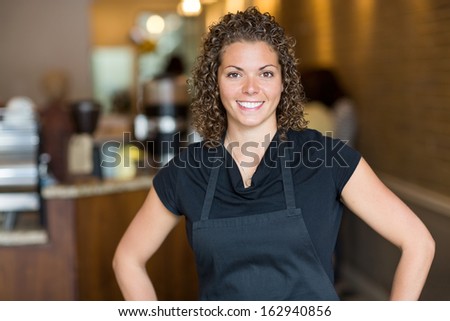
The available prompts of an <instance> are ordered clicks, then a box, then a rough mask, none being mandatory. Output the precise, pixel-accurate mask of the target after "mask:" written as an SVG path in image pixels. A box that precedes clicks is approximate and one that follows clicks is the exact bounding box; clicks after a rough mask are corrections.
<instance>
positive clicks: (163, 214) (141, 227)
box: [113, 188, 179, 300]
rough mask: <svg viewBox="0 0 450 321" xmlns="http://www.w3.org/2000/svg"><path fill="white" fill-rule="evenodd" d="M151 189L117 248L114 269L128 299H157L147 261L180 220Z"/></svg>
mask: <svg viewBox="0 0 450 321" xmlns="http://www.w3.org/2000/svg"><path fill="white" fill-rule="evenodd" d="M178 219H179V218H178V217H177V216H176V215H174V214H173V213H171V212H170V211H169V210H168V209H167V208H166V207H165V206H164V205H163V204H162V202H161V200H160V199H159V197H158V195H157V194H156V192H155V190H154V189H153V188H152V189H151V190H150V192H149V194H148V196H147V198H146V200H145V202H144V204H143V205H142V207H141V208H140V210H139V211H138V213H137V214H136V216H135V218H134V219H133V221H132V222H131V224H130V226H129V227H128V229H127V230H126V232H125V234H124V235H123V237H122V239H121V240H120V243H119V245H118V247H117V249H116V253H115V255H114V259H113V268H114V272H115V275H116V279H117V282H118V284H119V287H120V289H121V291H122V294H123V296H124V298H125V299H126V300H157V297H156V293H155V290H154V288H153V285H152V283H151V281H150V278H149V277H148V274H147V270H146V267H145V265H146V263H147V261H148V259H149V258H150V257H151V256H152V255H153V253H155V252H156V250H157V249H158V248H159V247H160V245H161V243H162V242H163V241H164V240H165V238H166V236H167V235H168V234H169V232H170V231H171V230H172V229H173V228H174V227H175V225H176V224H177V222H178Z"/></svg>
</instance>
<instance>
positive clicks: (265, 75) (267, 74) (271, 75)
mask: <svg viewBox="0 0 450 321" xmlns="http://www.w3.org/2000/svg"><path fill="white" fill-rule="evenodd" d="M262 76H263V77H264V78H270V77H273V72H271V71H264V72H263V73H262Z"/></svg>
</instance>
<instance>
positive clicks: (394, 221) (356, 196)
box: [342, 159, 435, 300]
mask: <svg viewBox="0 0 450 321" xmlns="http://www.w3.org/2000/svg"><path fill="white" fill-rule="evenodd" d="M342 200H343V202H344V204H345V205H346V206H347V207H348V208H349V209H350V210H351V211H352V212H353V213H355V214H356V215H358V216H359V217H360V218H361V219H362V220H363V221H365V222H366V223H367V224H368V225H369V226H371V227H372V228H373V229H374V230H375V231H376V232H378V233H379V234H380V235H381V236H383V237H384V238H386V239H387V240H388V241H390V242H392V243H393V244H394V245H396V246H397V247H399V248H400V250H401V258H400V262H399V264H398V266H397V269H396V272H395V276H394V282H393V285H392V291H391V297H390V298H391V300H417V299H419V296H420V293H421V291H422V288H423V286H424V284H425V280H426V278H427V275H428V272H429V269H430V266H431V262H432V260H433V257H434V246H435V245H434V240H433V238H432V236H431V235H430V233H429V232H428V230H427V228H426V227H425V225H424V224H423V223H422V222H421V221H420V219H419V218H418V217H417V216H416V215H415V214H414V213H413V212H412V211H411V209H409V208H408V207H407V206H406V204H404V203H403V202H402V201H401V200H400V199H399V198H398V197H397V196H395V194H394V193H392V192H391V191H390V190H389V189H388V188H387V187H386V186H385V185H384V184H383V183H382V182H381V181H380V180H379V179H378V177H377V176H376V175H375V173H374V172H373V171H372V169H371V168H370V167H369V165H368V164H367V162H366V161H365V160H364V159H361V161H360V162H359V164H358V166H357V167H356V169H355V172H354V173H353V175H352V177H351V178H350V180H349V181H348V182H347V184H346V185H345V187H344V190H343V191H342Z"/></svg>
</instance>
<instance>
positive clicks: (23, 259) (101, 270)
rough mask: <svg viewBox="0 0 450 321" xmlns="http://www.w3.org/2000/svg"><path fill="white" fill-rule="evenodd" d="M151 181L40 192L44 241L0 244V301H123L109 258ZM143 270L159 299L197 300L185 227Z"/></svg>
mask: <svg viewBox="0 0 450 321" xmlns="http://www.w3.org/2000/svg"><path fill="white" fill-rule="evenodd" d="M151 181H152V178H151V177H139V178H136V179H134V180H130V181H109V182H97V183H89V184H84V185H83V184H81V185H76V186H73V185H72V186H52V187H49V188H47V189H45V190H44V191H43V196H44V198H45V204H46V214H47V229H46V233H47V238H46V239H47V242H45V243H42V242H41V243H40V244H21V245H16V246H11V245H3V246H0V258H1V259H0V284H1V286H0V300H122V299H123V297H122V295H121V293H120V290H119V287H118V285H117V283H116V280H115V277H114V273H113V270H112V258H113V255H114V251H115V248H116V246H117V244H118V242H119V240H120V238H121V236H122V235H123V233H124V231H125V229H126V228H127V226H128V224H129V223H130V221H131V220H132V218H133V217H134V215H135V214H136V212H137V211H138V209H139V207H140V206H141V204H142V203H143V201H144V199H145V197H146V195H147V193H148V190H149V188H150V186H151ZM41 233H42V231H41ZM148 272H149V274H150V277H151V278H152V281H153V283H154V286H155V289H156V292H157V294H158V297H159V299H160V300H195V299H197V279H196V274H195V264H194V259H193V254H192V251H191V249H190V247H189V245H188V244H187V240H186V235H185V230H184V222H181V223H180V224H179V225H178V226H177V227H176V228H175V229H174V230H173V231H172V233H171V234H170V235H169V236H168V238H167V239H166V241H165V242H164V244H163V245H162V246H161V248H160V249H159V250H158V252H157V253H156V254H155V255H154V257H153V258H152V259H151V260H150V261H149V264H148Z"/></svg>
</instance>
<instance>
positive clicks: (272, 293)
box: [113, 7, 434, 301]
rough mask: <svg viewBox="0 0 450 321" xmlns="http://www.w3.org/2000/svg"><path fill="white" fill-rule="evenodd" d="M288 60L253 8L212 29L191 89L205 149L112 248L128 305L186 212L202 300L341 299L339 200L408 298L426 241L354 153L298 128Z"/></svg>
mask: <svg viewBox="0 0 450 321" xmlns="http://www.w3.org/2000/svg"><path fill="white" fill-rule="evenodd" d="M296 62H297V60H296V58H295V56H294V40H293V39H292V38H290V37H288V36H287V35H286V34H285V33H284V30H283V28H282V27H281V26H280V25H279V24H278V23H277V22H276V21H275V19H274V17H273V16H271V15H270V14H268V13H264V14H263V13H261V12H259V11H258V10H257V9H256V8H254V7H251V8H248V9H247V10H245V11H243V12H242V11H238V12H237V13H229V14H227V15H225V16H224V17H223V18H222V19H221V20H220V21H219V22H218V23H216V24H214V25H212V26H211V27H210V29H209V33H208V34H207V36H206V38H204V43H203V48H202V52H201V54H200V56H199V58H198V60H197V64H196V66H195V67H194V70H193V74H192V79H191V83H190V84H191V93H192V103H191V111H192V117H193V121H194V125H195V128H196V130H197V131H198V132H199V133H200V134H201V136H202V137H203V141H202V142H201V143H194V144H191V145H190V146H189V147H188V148H187V149H186V150H184V151H183V152H181V153H180V154H179V155H177V156H176V157H174V158H173V159H172V160H171V161H170V162H169V163H168V165H167V166H165V167H164V168H162V169H161V170H160V171H159V172H158V173H157V175H156V176H155V178H154V181H153V187H152V188H151V190H150V192H149V194H148V197H147V199H146V200H145V202H144V204H143V205H142V207H141V209H140V210H139V211H138V213H137V214H136V216H135V218H134V219H133V221H132V222H131V224H130V226H129V227H128V229H127V231H126V232H125V234H124V235H123V237H122V239H121V241H120V243H119V245H118V247H117V250H116V253H115V256H114V259H113V268H114V271H115V273H116V278H117V281H118V284H119V286H120V288H121V290H122V293H123V295H124V298H125V299H127V300H156V299H157V294H156V293H155V290H154V287H153V285H152V282H151V280H150V279H149V277H148V274H147V272H146V262H147V261H148V260H149V258H150V257H151V256H152V255H153V254H154V253H155V251H156V250H157V249H158V248H159V246H160V245H161V243H162V242H163V241H164V239H165V238H166V236H167V235H168V233H169V232H170V231H171V230H172V229H173V228H174V227H175V226H176V224H177V223H178V222H179V220H180V217H181V216H182V215H184V216H185V217H186V222H187V235H188V240H189V242H190V244H191V246H192V248H193V251H194V254H195V259H196V265H197V273H198V276H199V285H200V297H199V298H200V299H201V300H268V301H270V300H338V299H339V297H338V295H337V293H336V291H335V289H334V286H333V263H332V258H333V251H334V246H335V242H336V237H337V233H338V230H339V226H340V217H341V213H342V208H343V205H344V204H345V205H347V206H348V207H349V208H350V209H351V210H352V212H353V213H355V214H356V215H358V216H359V217H360V218H361V219H362V220H363V221H364V222H366V223H367V224H368V225H369V226H370V227H372V228H373V229H374V230H375V231H377V232H378V233H380V234H381V235H382V236H384V237H385V238H386V239H387V240H389V241H390V242H392V243H393V244H395V245H396V246H397V247H398V248H399V249H400V251H401V258H400V261H399V264H398V267H397V270H396V273H395V277H394V280H393V284H392V292H391V299H393V300H416V299H418V298H419V296H420V293H421V291H422V288H423V286H424V283H425V280H426V278H427V275H428V271H429V268H430V265H431V262H432V259H433V256H434V241H433V238H432V236H431V235H430V233H429V232H428V230H427V228H426V227H425V225H424V224H423V223H422V222H421V221H420V220H419V218H418V217H417V216H416V215H415V214H414V213H413V212H412V211H411V210H410V209H409V208H408V207H407V206H406V205H405V204H404V203H403V202H402V201H400V199H399V198H397V197H396V196H395V195H394V194H393V193H392V192H391V191H390V190H388V189H387V188H386V187H385V186H384V185H383V183H382V182H381V181H380V180H379V179H378V178H377V176H376V175H375V173H374V172H373V171H372V169H371V168H370V166H369V165H368V164H367V162H366V161H365V160H364V158H362V157H361V155H360V154H359V153H358V152H357V151H356V150H354V149H352V148H351V147H349V146H347V145H346V144H344V143H343V142H342V141H340V140H336V139H332V138H330V137H326V136H323V135H322V134H320V133H319V132H318V131H315V130H311V129H307V128H306V122H305V120H304V117H303V101H302V97H303V93H302V87H301V85H300V77H299V73H298V71H297V68H296Z"/></svg>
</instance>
